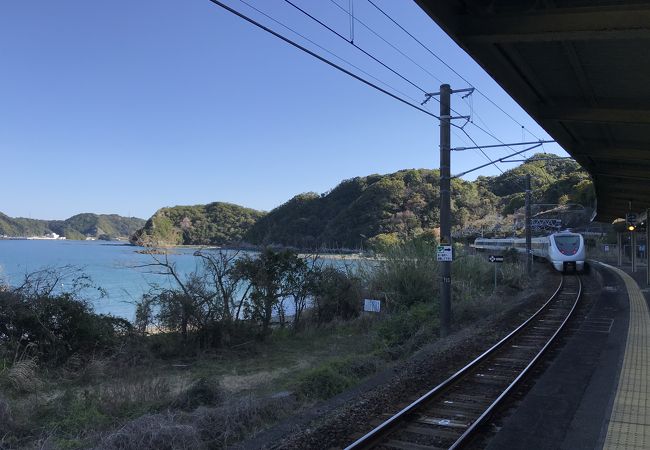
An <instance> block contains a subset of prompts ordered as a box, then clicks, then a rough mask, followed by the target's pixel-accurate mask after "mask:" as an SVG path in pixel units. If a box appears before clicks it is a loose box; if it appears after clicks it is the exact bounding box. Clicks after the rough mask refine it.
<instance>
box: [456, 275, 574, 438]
mask: <svg viewBox="0 0 650 450" xmlns="http://www.w3.org/2000/svg"><path fill="white" fill-rule="evenodd" d="M577 280H578V292H577V295H576V299H575V301H574V302H573V306H572V307H571V310H570V311H569V313H568V314H567V316H566V317H565V318H564V320H563V321H562V324H561V325H560V326H559V327H558V329H557V330H555V333H553V336H551V338H550V339H549V340H548V341H547V342H546V344H545V345H544V347H542V349H541V350H540V351H539V352H538V353H537V355H535V357H534V358H533V359H532V360H531V361H530V362H529V363H528V365H527V366H526V367H525V368H524V369H523V370H522V371H521V372H520V373H519V375H518V376H517V378H515V379H514V380H513V382H512V383H510V385H509V386H508V387H507V388H506V389H505V390H504V391H503V392H502V393H501V395H499V397H497V399H496V400H494V402H493V403H492V404H491V405H490V406H489V407H488V408H487V409H486V410H485V412H483V414H481V415H480V416H479V418H478V419H476V420H475V421H474V422H473V423H472V424H471V425H470V426H469V427H468V428H467V430H465V432H464V433H463V434H462V435H461V436H460V437H459V438H458V440H456V442H454V444H453V445H452V446H451V447H449V450H453V449H457V448H460V447H461V446H462V445H463V444H464V443H465V442H466V441H467V439H468V438H469V437H470V436H471V435H472V434H474V432H476V430H477V429H478V427H479V426H481V425H482V424H483V422H485V420H486V419H487V418H488V417H489V416H490V414H492V412H493V411H494V410H495V409H496V408H497V406H499V405H500V404H501V402H502V401H503V399H504V398H506V396H507V395H508V394H509V393H510V391H512V390H513V389H514V388H515V387H516V386H517V385H518V384H519V382H520V381H521V380H522V379H523V377H524V376H525V375H526V374H527V373H528V372H529V371H530V369H532V367H533V366H534V365H535V364H536V363H537V361H538V360H539V359H540V358H541V357H542V355H543V354H544V353H546V350H547V349H548V347H549V346H550V345H551V344H552V343H553V341H555V338H556V337H557V336H558V334H560V332H561V331H562V330H563V329H564V327H565V325H566V324H567V322H568V321H569V319H570V318H571V316H573V312H574V311H575V309H576V306H577V305H578V300H579V299H580V296H581V295H582V281H581V280H580V277H577ZM563 281H564V280H563Z"/></svg>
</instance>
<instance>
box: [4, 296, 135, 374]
mask: <svg viewBox="0 0 650 450" xmlns="http://www.w3.org/2000/svg"><path fill="white" fill-rule="evenodd" d="M130 330H131V325H130V323H129V322H128V321H126V320H124V319H120V318H117V317H112V316H106V315H100V314H95V313H94V312H93V311H92V308H91V307H90V305H89V304H88V303H86V302H85V301H83V300H80V299H77V298H75V297H74V296H72V295H71V294H60V295H52V294H48V295H37V296H32V295H29V294H26V293H23V292H18V291H9V292H0V357H2V356H3V354H4V356H5V357H7V358H9V359H16V358H17V357H18V356H20V355H21V354H23V353H24V352H25V351H29V352H31V353H32V354H34V356H38V358H39V360H40V361H42V362H53V363H57V364H58V363H61V362H64V361H65V360H66V359H67V358H68V357H69V356H71V355H73V354H75V353H80V354H89V353H96V352H102V351H108V350H111V349H114V348H115V347H116V346H117V344H118V343H119V342H120V341H121V340H122V338H123V337H124V336H125V335H126V334H127V333H129V332H130Z"/></svg>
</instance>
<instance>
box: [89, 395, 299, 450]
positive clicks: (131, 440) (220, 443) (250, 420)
mask: <svg viewBox="0 0 650 450" xmlns="http://www.w3.org/2000/svg"><path fill="white" fill-rule="evenodd" d="M293 407H294V405H293V404H292V402H291V401H290V400H288V399H275V400H258V399H254V398H252V397H247V398H244V399H239V400H233V401H230V402H228V403H227V404H224V405H222V406H219V407H216V408H212V407H204V406H202V407H199V408H197V409H196V410H194V411H193V412H191V413H177V414H173V413H165V414H148V415H145V416H142V417H140V418H138V419H136V420H133V421H131V422H129V423H128V424H126V425H125V426H123V427H122V428H120V429H119V430H117V431H115V432H113V433H110V434H108V435H106V436H105V437H104V439H103V440H102V441H101V442H100V443H99V445H98V446H97V447H96V449H97V450H127V449H128V450H131V449H138V450H140V449H142V450H149V449H152V450H153V449H160V450H185V449H203V448H211V449H212V448H227V447H228V446H229V445H230V444H232V443H233V442H236V441H238V440H241V439H242V438H243V437H245V436H246V435H247V434H248V433H250V432H252V431H255V430H257V429H259V428H261V427H262V426H263V425H265V424H268V423H270V422H272V421H274V420H276V419H277V418H278V417H281V416H282V415H284V414H287V413H288V412H289V411H291V410H292V409H293Z"/></svg>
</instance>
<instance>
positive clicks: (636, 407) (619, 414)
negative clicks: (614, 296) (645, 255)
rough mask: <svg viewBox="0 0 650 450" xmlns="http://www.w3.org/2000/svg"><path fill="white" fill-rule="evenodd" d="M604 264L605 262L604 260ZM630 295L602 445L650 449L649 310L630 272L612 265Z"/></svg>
mask: <svg viewBox="0 0 650 450" xmlns="http://www.w3.org/2000/svg"><path fill="white" fill-rule="evenodd" d="M605 265H606V264H605ZM606 266H607V267H608V268H610V269H612V270H613V271H614V272H616V273H618V274H619V275H620V276H621V278H623V281H624V282H625V287H626V289H627V293H628V296H629V298H630V327H629V329H628V332H627V343H626V344H625V356H624V357H623V368H622V370H621V374H620V376H619V380H618V389H617V391H616V399H615V400H614V406H613V409H612V415H611V417H610V419H609V426H608V427H607V437H606V438H605V444H604V446H603V448H604V449H606V450H610V449H611V450H614V449H650V401H649V394H650V379H649V377H650V314H649V313H648V305H647V304H646V301H645V299H644V298H643V294H642V293H641V290H640V289H639V286H638V285H637V284H636V282H635V281H634V279H632V277H631V276H629V275H628V274H626V273H625V272H623V271H622V270H619V269H617V268H615V267H612V266H608V265H606Z"/></svg>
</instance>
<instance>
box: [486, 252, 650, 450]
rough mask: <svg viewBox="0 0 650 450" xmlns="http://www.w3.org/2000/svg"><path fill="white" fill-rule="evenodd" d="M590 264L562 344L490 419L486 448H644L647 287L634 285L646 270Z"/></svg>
mask: <svg viewBox="0 0 650 450" xmlns="http://www.w3.org/2000/svg"><path fill="white" fill-rule="evenodd" d="M592 270H593V271H594V272H595V273H592V276H590V278H591V279H592V280H593V281H594V282H593V283H589V284H590V285H589V286H586V289H585V292H584V294H583V295H584V296H585V301H586V303H587V306H586V307H585V309H584V310H583V311H581V312H580V317H579V318H578V320H576V323H575V324H574V325H573V327H574V329H573V330H571V331H572V333H569V334H568V337H567V338H566V342H565V345H563V346H562V347H561V348H559V349H558V350H557V354H556V355H555V356H554V357H553V358H552V359H551V361H550V362H549V363H548V367H546V368H545V370H544V371H543V373H542V374H541V375H540V377H539V378H538V379H537V381H536V382H535V384H534V385H533V386H532V387H531V388H530V390H529V391H528V392H527V394H526V395H525V396H524V397H523V399H522V400H521V402H520V404H518V405H517V406H516V407H513V408H512V410H511V412H510V413H509V414H508V415H507V417H505V418H504V419H502V420H501V421H500V422H498V423H496V424H495V426H496V428H497V430H498V431H497V433H496V434H495V435H494V437H493V438H492V439H491V440H490V442H489V444H487V448H489V449H504V448H508V449H524V448H526V449H532V448H534V449H600V448H603V449H608V450H609V449H648V448H650V400H649V399H648V395H649V394H650V392H649V391H650V315H649V313H648V303H649V301H650V291H649V290H647V289H646V290H643V289H641V288H640V287H639V286H642V287H643V286H645V283H644V281H645V276H644V274H640V273H637V274H631V273H629V272H630V271H629V269H625V268H624V269H623V270H621V269H619V268H615V267H612V266H609V265H603V264H597V263H592ZM642 275H643V280H641V277H642ZM634 278H637V280H638V282H637V281H635V279H634Z"/></svg>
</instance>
